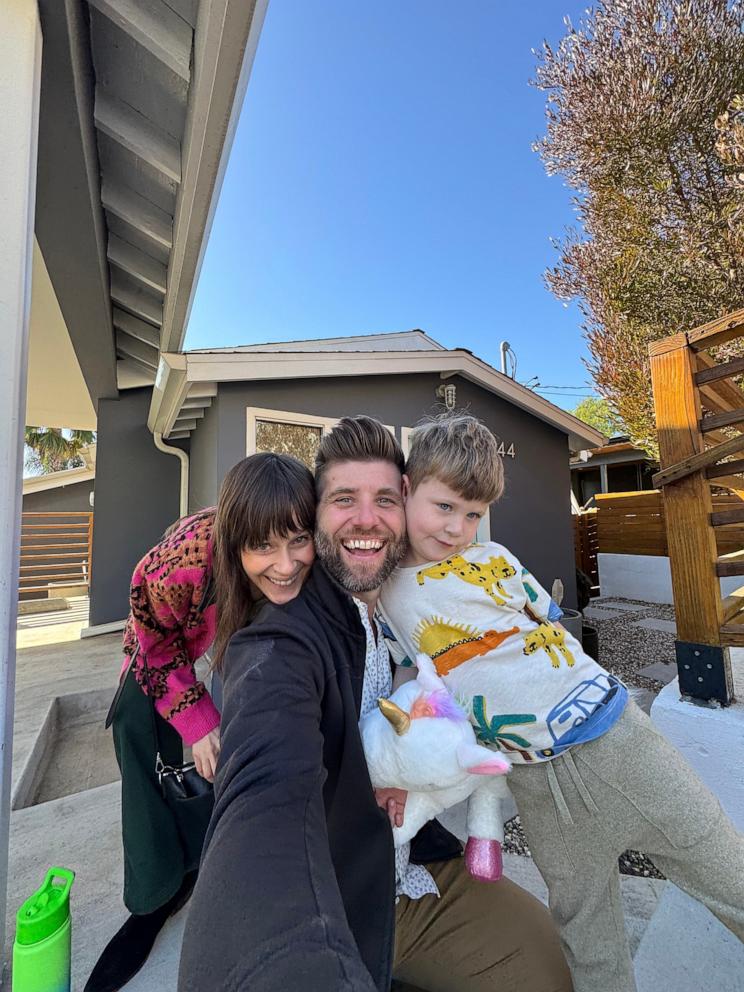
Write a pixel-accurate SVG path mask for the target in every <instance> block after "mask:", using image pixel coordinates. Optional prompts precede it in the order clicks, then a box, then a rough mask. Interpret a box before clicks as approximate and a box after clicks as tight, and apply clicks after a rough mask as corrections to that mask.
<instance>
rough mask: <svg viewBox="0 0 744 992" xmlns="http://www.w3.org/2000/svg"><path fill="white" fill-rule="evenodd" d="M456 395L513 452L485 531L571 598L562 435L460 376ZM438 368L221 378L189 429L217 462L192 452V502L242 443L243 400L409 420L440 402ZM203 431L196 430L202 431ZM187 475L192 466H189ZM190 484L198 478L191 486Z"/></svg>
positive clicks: (326, 413)
mask: <svg viewBox="0 0 744 992" xmlns="http://www.w3.org/2000/svg"><path fill="white" fill-rule="evenodd" d="M448 381H451V382H454V383H455V384H456V386H457V405H458V407H459V408H465V409H468V410H469V411H470V412H471V413H472V414H474V415H475V416H476V417H479V418H480V419H481V420H483V421H484V422H485V423H486V424H487V425H488V427H489V428H490V429H491V430H492V431H493V432H494V434H496V435H497V436H498V437H500V438H501V439H502V440H503V441H504V442H506V444H507V446H508V444H510V443H513V444H514V446H515V450H516V457H515V458H513V459H512V458H509V457H507V458H505V459H504V468H505V472H506V482H507V486H506V492H505V494H504V497H503V499H502V500H501V502H500V503H498V504H497V505H496V506H495V507H494V508H493V509H492V511H491V537H492V539H493V540H495V541H500V542H502V543H504V544H505V545H507V546H508V547H509V548H510V549H511V550H512V551H513V552H514V553H515V554H516V555H518V556H519V558H520V559H521V560H522V561H523V563H524V564H525V566H527V567H529V568H530V569H531V570H532V571H533V572H534V573H535V576H536V577H537V578H538V580H539V581H540V582H542V583H543V585H545V586H546V587H547V588H548V590H549V589H550V586H551V584H552V582H553V579H555V578H556V577H560V578H561V579H562V580H563V583H564V586H565V593H566V598H565V605H567V606H570V607H574V606H575V604H576V587H575V565H574V552H573V532H572V528H571V513H570V471H569V458H568V441H567V438H566V435H565V434H563V433H562V432H560V431H558V430H556V429H555V428H553V427H550V426H549V425H548V424H545V423H543V422H542V421H541V420H538V419H537V418H536V417H534V416H532V415H531V414H529V413H527V412H525V411H523V410H520V409H518V408H517V407H515V406H513V405H512V404H511V403H508V402H507V401H505V400H502V399H500V398H499V397H497V396H494V395H493V394H492V393H488V392H486V391H485V390H483V389H481V388H480V387H479V386H476V385H474V384H473V383H470V382H467V381H466V380H464V379H461V378H460V377H459V376H456V377H454V378H453V379H452V380H448ZM440 382H441V380H440V379H439V376H438V375H406V376H366V377H359V378H354V379H340V378H339V379H322V380H317V381H315V382H309V381H305V380H303V381H278V382H277V381H274V382H260V383H226V384H223V385H221V386H220V391H219V395H218V396H217V397H216V399H215V400H214V401H213V403H212V407H211V408H210V411H209V414H208V416H211V419H210V421H209V422H207V417H205V418H204V419H203V420H202V421H201V423H200V425H199V427H198V428H197V430H196V431H195V432H194V434H193V435H192V451H195V450H197V448H199V447H200V446H201V447H202V448H203V449H207V448H209V449H210V450H211V451H212V452H215V451H216V471H215V473H214V474H213V475H211V477H210V472H211V471H212V465H211V464H210V463H209V461H208V459H207V457H206V453H205V454H202V455H201V456H200V458H201V461H200V469H199V474H198V479H197V480H195V481H193V482H192V503H193V504H194V505H196V496H197V494H198V501H199V502H200V503H201V504H202V505H206V504H207V503H210V502H213V501H214V500H215V499H216V496H217V491H218V488H219V483H220V482H221V480H222V477H223V476H224V474H225V472H226V471H227V470H228V469H229V468H230V466H231V465H233V464H235V462H236V461H238V460H239V459H240V458H243V457H244V456H245V453H246V407H248V406H255V407H263V408H266V409H273V410H283V411H290V412H293V413H306V414H312V415H315V416H320V417H340V416H343V415H345V414H354V413H366V414H369V415H371V416H373V417H377V418H378V419H379V420H381V421H382V422H383V423H386V424H390V425H392V426H395V427H396V428H399V427H402V426H406V427H413V426H414V425H415V424H416V422H417V421H418V420H419V419H420V418H421V417H422V416H423V415H424V414H427V413H431V412H435V411H437V410H440V409H441V403H440V401H439V400H437V399H436V396H435V391H436V388H437V387H438V386H439V385H440ZM202 432H203V436H200V435H202ZM192 479H193V475H192ZM197 487H198V488H197Z"/></svg>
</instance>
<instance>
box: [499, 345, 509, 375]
mask: <svg viewBox="0 0 744 992" xmlns="http://www.w3.org/2000/svg"><path fill="white" fill-rule="evenodd" d="M500 351H501V371H502V373H503V374H504V375H506V374H507V373H506V355H507V352H509V351H511V345H510V344H509V342H508V341H502V342H501V347H500Z"/></svg>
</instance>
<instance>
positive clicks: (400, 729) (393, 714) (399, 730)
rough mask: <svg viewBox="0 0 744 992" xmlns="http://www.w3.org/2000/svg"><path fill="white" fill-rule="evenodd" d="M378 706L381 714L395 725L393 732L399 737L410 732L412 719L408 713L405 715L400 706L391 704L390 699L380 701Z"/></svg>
mask: <svg viewBox="0 0 744 992" xmlns="http://www.w3.org/2000/svg"><path fill="white" fill-rule="evenodd" d="M377 705H378V706H379V707H380V712H381V713H382V715H383V716H384V717H385V719H386V720H388V721H389V722H390V723H391V724H392V725H393V730H394V731H395V733H396V734H397V735H398V736H399V737H402V736H403V734H405V733H407V732H408V730H409V729H410V726H411V718H410V716H409V715H408V714H407V713H404V711H403V710H402V709H401V708H400V706H398V705H397V704H396V703H393V702H391V701H390V700H389V699H378V700H377Z"/></svg>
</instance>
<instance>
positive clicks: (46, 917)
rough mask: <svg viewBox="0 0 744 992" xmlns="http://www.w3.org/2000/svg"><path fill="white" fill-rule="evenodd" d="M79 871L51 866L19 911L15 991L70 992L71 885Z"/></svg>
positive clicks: (14, 965) (15, 958)
mask: <svg viewBox="0 0 744 992" xmlns="http://www.w3.org/2000/svg"><path fill="white" fill-rule="evenodd" d="M74 879H75V873H74V872H72V871H70V870H69V868H50V869H49V871H48V872H47V876H46V878H45V879H44V884H43V885H42V887H41V888H40V889H37V890H36V892H34V894H33V895H32V896H31V897H30V899H27V900H26V901H25V902H24V904H23V905H22V906H21V908H20V909H19V910H18V913H17V915H16V936H15V944H14V945H13V986H12V988H13V992H70V937H71V933H72V928H71V924H70V888H71V887H72V883H73V881H74Z"/></svg>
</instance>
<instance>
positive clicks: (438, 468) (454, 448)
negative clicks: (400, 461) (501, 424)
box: [406, 411, 504, 503]
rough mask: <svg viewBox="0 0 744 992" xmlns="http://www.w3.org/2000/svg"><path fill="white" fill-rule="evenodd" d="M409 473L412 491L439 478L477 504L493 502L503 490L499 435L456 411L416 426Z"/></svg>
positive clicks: (413, 433) (412, 440)
mask: <svg viewBox="0 0 744 992" xmlns="http://www.w3.org/2000/svg"><path fill="white" fill-rule="evenodd" d="M406 475H407V476H408V480H409V483H410V486H411V491H412V492H414V491H415V490H416V488H417V486H420V485H421V483H422V482H424V481H425V480H426V479H437V480H438V481H439V482H443V483H444V484H445V486H449V488H450V489H452V490H453V491H454V492H456V493H459V494H460V496H462V498H463V499H467V500H473V501H475V502H478V503H494V502H495V501H496V500H497V499H499V498H500V497H501V495H502V493H503V492H504V466H503V464H502V461H501V456H500V455H499V453H498V442H497V441H496V438H495V437H494V436H493V434H492V433H491V432H490V431H489V429H488V428H487V427H486V425H485V424H482V423H481V422H480V420H478V419H477V418H476V417H472V416H471V415H470V414H468V413H459V412H457V411H453V412H449V411H448V412H447V413H442V414H440V415H439V416H437V417H429V418H427V419H426V420H423V421H421V423H419V424H418V425H417V426H416V427H414V429H413V431H412V432H411V450H410V454H409V455H408V461H407V463H406Z"/></svg>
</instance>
